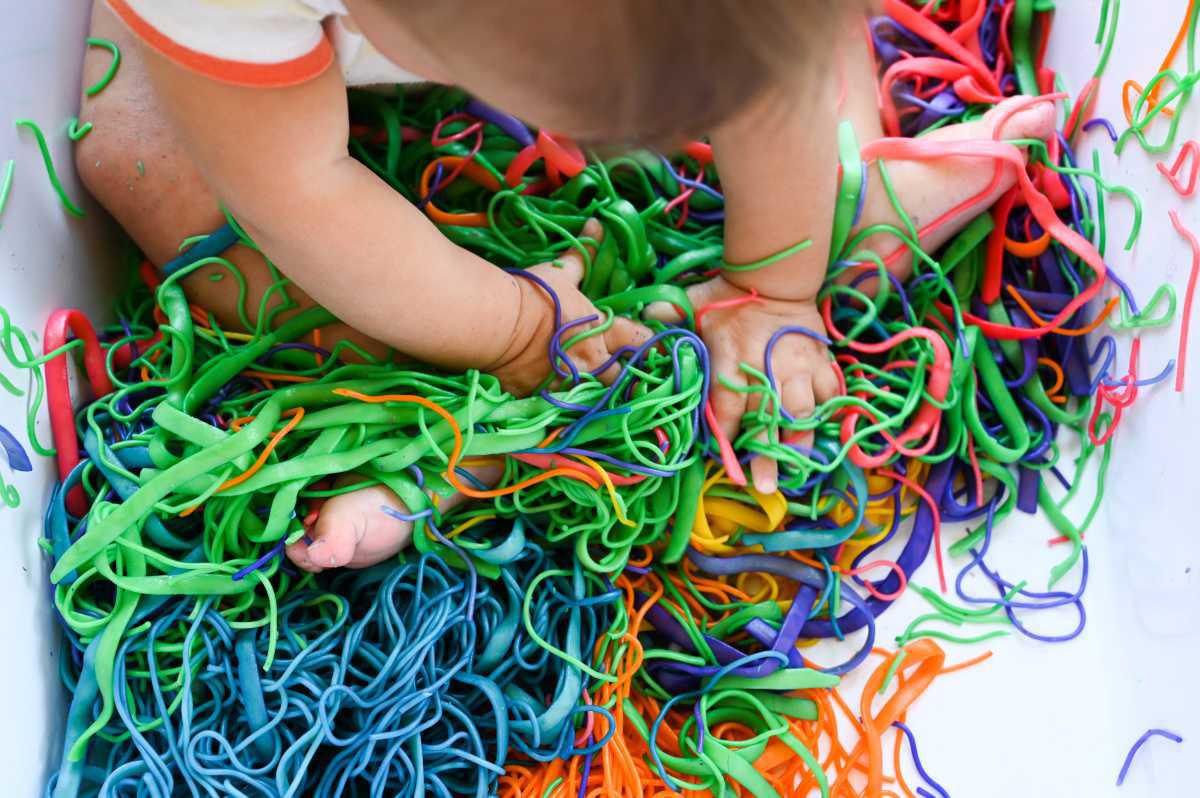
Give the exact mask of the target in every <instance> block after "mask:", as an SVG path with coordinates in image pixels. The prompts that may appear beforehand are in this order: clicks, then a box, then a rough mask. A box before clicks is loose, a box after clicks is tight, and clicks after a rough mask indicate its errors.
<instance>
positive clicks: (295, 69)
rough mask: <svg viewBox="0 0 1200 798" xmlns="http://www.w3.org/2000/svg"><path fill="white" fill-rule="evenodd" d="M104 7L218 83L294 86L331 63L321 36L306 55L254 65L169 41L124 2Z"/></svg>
mask: <svg viewBox="0 0 1200 798" xmlns="http://www.w3.org/2000/svg"><path fill="white" fill-rule="evenodd" d="M108 4H109V6H110V7H111V8H112V10H113V12H114V13H116V15H117V16H118V17H120V18H121V21H122V22H124V23H125V24H126V25H127V26H129V29H130V30H132V31H133V32H134V33H135V34H137V35H138V37H139V38H141V39H142V41H144V42H145V43H146V44H148V45H150V46H151V47H153V48H154V49H155V50H157V51H158V52H159V53H161V54H162V55H164V56H166V57H167V58H169V59H170V60H171V61H173V62H175V63H176V64H178V65H179V66H181V67H184V68H185V69H189V70H191V71H193V72H198V73H199V74H201V75H204V76H205V77H209V78H212V79H213V80H217V81H220V82H221V83H230V84H233V85H235V86H248V87H252V88H282V87H285V86H295V85H296V84H298V83H304V82H306V81H308V80H311V79H313V78H315V77H316V76H317V75H320V74H321V73H322V72H324V71H325V70H326V69H327V68H328V67H329V65H330V64H332V63H333V57H334V54H333V45H331V44H330V43H329V39H328V38H327V37H325V36H322V37H321V42H320V43H319V44H318V45H317V46H316V47H314V48H313V49H312V50H311V51H310V52H309V53H307V54H305V55H302V56H300V57H299V58H293V59H291V60H290V61H281V62H279V63H275V64H255V63H250V62H246V61H232V60H229V59H226V58H217V57H216V56H212V55H208V54H206V53H202V52H200V51H198V50H193V49H191V48H190V47H185V46H183V45H182V44H179V43H178V42H176V41H175V40H173V39H171V38H170V37H169V36H167V35H166V34H164V33H163V32H162V31H160V30H158V29H157V28H155V27H154V26H153V25H151V24H150V23H148V22H147V21H146V20H144V19H142V17H140V16H139V15H138V13H137V12H136V11H134V10H133V9H132V8H130V7H129V4H128V3H126V2H125V0H108Z"/></svg>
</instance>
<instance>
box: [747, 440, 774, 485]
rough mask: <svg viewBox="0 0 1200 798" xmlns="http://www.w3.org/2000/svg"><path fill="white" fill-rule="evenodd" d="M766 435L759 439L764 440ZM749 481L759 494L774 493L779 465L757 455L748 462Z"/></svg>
mask: <svg viewBox="0 0 1200 798" xmlns="http://www.w3.org/2000/svg"><path fill="white" fill-rule="evenodd" d="M766 437H767V436H766V433H765V432H764V433H760V435H759V438H760V439H761V440H766ZM750 481H751V482H752V483H753V484H754V489H755V490H756V491H758V492H759V493H767V494H770V493H774V492H775V491H776V490H778V489H779V464H778V463H776V462H775V460H774V459H773V458H770V457H767V456H766V455H761V454H760V455H759V456H757V457H755V458H754V459H753V460H751V461H750Z"/></svg>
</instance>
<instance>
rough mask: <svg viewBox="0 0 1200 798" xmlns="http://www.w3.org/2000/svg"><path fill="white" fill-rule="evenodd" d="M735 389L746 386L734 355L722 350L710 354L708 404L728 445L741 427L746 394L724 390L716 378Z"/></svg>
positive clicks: (723, 386)
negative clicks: (710, 383)
mask: <svg viewBox="0 0 1200 798" xmlns="http://www.w3.org/2000/svg"><path fill="white" fill-rule="evenodd" d="M722 376H723V377H725V378H726V380H727V381H728V382H729V383H730V384H731V385H734V386H736V387H739V388H740V387H742V386H744V385H745V384H746V378H745V377H744V376H743V375H742V373H741V371H740V370H739V369H738V358H737V355H736V354H734V353H729V352H725V351H723V350H722V349H714V350H713V352H712V387H711V389H710V390H709V402H710V403H711V404H712V409H713V415H715V416H716V418H717V426H718V427H719V428H720V430H721V431H722V432H724V433H725V437H726V438H728V439H729V441H730V443H732V442H733V439H734V438H736V437H737V433H738V429H740V428H741V425H742V416H743V415H744V414H745V412H746V394H744V393H739V392H738V391H734V390H730V389H729V388H726V387H725V385H724V383H723V382H722V381H721V380H720V379H718V377H722Z"/></svg>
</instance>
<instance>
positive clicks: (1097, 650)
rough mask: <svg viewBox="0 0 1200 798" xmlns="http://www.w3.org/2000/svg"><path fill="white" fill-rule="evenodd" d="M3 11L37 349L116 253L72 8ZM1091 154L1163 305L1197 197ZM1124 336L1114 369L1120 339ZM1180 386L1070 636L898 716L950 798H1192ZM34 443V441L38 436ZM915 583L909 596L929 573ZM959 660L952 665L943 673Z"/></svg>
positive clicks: (1152, 432) (32, 480)
mask: <svg viewBox="0 0 1200 798" xmlns="http://www.w3.org/2000/svg"><path fill="white" fill-rule="evenodd" d="M1099 5H1100V4H1099V3H1098V2H1096V0H1059V6H1060V12H1059V15H1058V23H1057V25H1056V33H1055V36H1054V38H1053V40H1052V45H1051V56H1050V61H1051V63H1052V64H1054V65H1055V66H1056V67H1057V68H1058V69H1060V71H1061V74H1062V76H1063V79H1064V81H1065V83H1066V85H1067V86H1068V87H1069V88H1070V89H1071V90H1072V92H1073V93H1077V92H1078V90H1079V88H1080V87H1081V86H1082V85H1083V84H1084V82H1085V81H1086V80H1087V78H1088V77H1090V74H1091V70H1092V69H1093V68H1094V65H1095V61H1096V48H1095V47H1094V45H1093V44H1092V37H1093V34H1094V31H1095V27H1096V24H1097V21H1098V15H1099ZM1186 6H1187V2H1186V0H1152V1H1151V0H1143V2H1137V3H1131V2H1127V3H1126V4H1125V8H1124V9H1123V11H1124V14H1123V16H1122V19H1121V24H1120V28H1119V34H1118V39H1117V46H1116V51H1115V54H1114V56H1113V60H1112V63H1111V64H1110V66H1109V69H1108V73H1107V75H1108V77H1107V78H1106V79H1105V81H1104V83H1103V84H1102V94H1101V99H1100V102H1099V105H1098V108H1097V114H1098V115H1101V116H1108V117H1110V118H1112V119H1114V120H1117V119H1119V118H1120V95H1119V89H1120V84H1121V83H1122V82H1123V81H1124V79H1125V78H1127V77H1132V78H1136V79H1138V80H1140V81H1142V82H1144V81H1145V80H1147V79H1148V78H1149V77H1150V76H1151V75H1153V74H1154V73H1155V72H1156V71H1157V68H1158V63H1159V61H1160V60H1161V58H1162V56H1163V54H1164V53H1165V51H1166V49H1167V46H1168V45H1169V42H1170V38H1171V37H1172V36H1173V35H1174V32H1175V30H1176V28H1177V26H1178V24H1179V21H1180V19H1181V18H1182V16H1183V13H1184V10H1185V9H1186ZM0 10H2V11H3V12H4V13H3V15H2V16H0V18H2V19H3V20H4V21H3V23H0V166H2V165H3V163H4V162H6V161H7V159H8V158H10V157H11V158H15V159H16V162H17V167H16V169H17V171H16V181H15V184H14V186H13V192H12V197H11V198H10V201H9V204H8V207H7V209H6V210H5V211H4V213H3V215H2V216H0V305H2V306H3V307H5V308H6V309H7V310H8V311H9V312H10V313H11V314H12V317H13V323H14V324H17V325H19V326H21V327H22V328H23V329H25V330H26V331H33V332H35V333H37V332H40V330H41V328H42V325H43V323H44V322H45V319H46V316H47V314H48V313H49V312H50V311H51V310H53V309H54V308H57V307H63V306H74V307H80V308H82V309H83V310H85V311H86V312H87V313H89V314H94V315H95V317H96V318H103V317H104V313H105V312H106V304H107V300H108V296H109V293H110V288H111V285H112V282H111V280H109V279H106V275H109V274H111V270H110V268H109V265H110V262H111V261H112V260H113V259H114V256H115V254H116V252H117V241H118V239H117V236H116V234H115V231H113V230H112V229H111V227H110V225H109V223H108V222H107V220H106V218H105V217H104V214H103V213H102V212H101V211H99V210H98V209H97V208H96V207H95V205H94V204H93V203H91V202H90V201H88V200H86V199H85V198H84V193H83V191H82V189H81V188H80V186H79V185H78V182H77V181H76V180H75V179H74V176H73V175H72V173H71V167H70V164H71V158H70V148H69V142H68V140H67V138H66V136H65V132H64V131H65V127H66V122H67V120H68V119H69V118H70V117H71V116H72V115H73V114H74V113H75V109H76V104H77V97H78V83H79V78H78V75H79V63H80V59H81V57H82V54H83V49H84V45H83V38H84V36H85V31H86V20H87V15H88V3H86V2H81V0H41V2H38V3H26V2H18V0H0ZM1187 116H1188V118H1187V119H1186V121H1185V125H1184V129H1183V130H1182V132H1181V135H1182V138H1181V139H1180V140H1181V141H1183V140H1186V139H1187V138H1198V137H1200V107H1193V108H1191V109H1190V112H1189V114H1188V115H1187ZM20 117H28V118H31V119H33V120H35V121H37V122H38V123H39V124H40V125H41V126H42V128H43V130H45V131H46V133H47V136H48V137H49V138H50V140H51V147H52V152H53V155H54V159H55V162H56V163H57V164H58V166H59V169H60V174H61V175H62V177H63V181H64V183H65V185H66V187H67V191H68V192H69V193H70V195H71V196H72V197H74V198H77V199H80V200H82V204H83V206H84V207H85V208H86V209H87V218H85V219H83V220H76V219H73V218H70V217H68V216H67V215H66V214H65V213H64V212H63V210H62V208H61V206H60V205H59V202H58V200H57V198H56V197H55V196H54V194H53V193H52V192H51V190H50V187H49V183H48V182H47V180H46V176H45V173H44V170H43V167H42V163H41V158H40V156H39V155H38V153H37V150H36V148H35V146H34V144H33V141H32V138H31V137H29V136H28V135H27V134H25V133H21V134H20V135H18V132H17V131H16V130H15V129H14V128H13V126H12V124H11V120H13V119H15V118H20ZM1093 148H1098V149H1099V151H1100V152H1101V154H1102V159H1103V162H1104V164H1105V170H1106V173H1107V174H1108V175H1109V176H1110V177H1111V178H1112V179H1114V180H1116V181H1118V182H1123V183H1125V184H1127V185H1129V186H1130V187H1131V188H1133V189H1134V190H1136V191H1137V192H1138V193H1139V194H1140V195H1141V196H1142V198H1143V200H1144V201H1145V204H1146V219H1145V231H1144V233H1143V235H1142V238H1141V241H1140V243H1139V245H1138V247H1137V250H1136V251H1135V252H1134V253H1132V254H1129V253H1123V252H1120V251H1119V249H1118V248H1117V246H1114V247H1113V248H1112V251H1111V252H1110V260H1111V262H1112V264H1113V265H1114V266H1115V267H1116V268H1117V269H1118V271H1119V273H1120V274H1121V276H1122V277H1124V278H1125V279H1126V280H1127V281H1128V282H1130V284H1131V285H1132V286H1133V288H1134V290H1135V292H1136V293H1137V295H1138V296H1139V297H1143V296H1147V297H1148V296H1149V293H1150V292H1151V291H1152V290H1153V289H1154V288H1155V287H1157V285H1158V284H1159V283H1161V282H1162V281H1164V280H1167V281H1170V282H1172V283H1173V284H1175V285H1176V286H1177V287H1178V288H1179V290H1180V292H1181V299H1182V291H1183V289H1184V286H1185V283H1186V279H1187V274H1188V268H1189V265H1190V258H1189V255H1188V250H1187V247H1186V245H1185V244H1184V242H1183V241H1182V240H1181V239H1180V238H1179V237H1178V236H1177V235H1176V234H1175V233H1174V231H1173V230H1172V229H1171V227H1170V225H1169V224H1168V222H1167V211H1168V210H1169V209H1179V210H1180V213H1181V216H1182V217H1183V219H1184V221H1185V223H1187V224H1189V226H1192V227H1193V228H1195V229H1200V199H1193V200H1191V201H1190V202H1189V201H1184V200H1181V199H1180V198H1179V197H1177V196H1176V195H1175V194H1174V192H1172V191H1171V190H1170V188H1169V187H1168V185H1167V183H1166V181H1165V180H1164V179H1163V178H1162V176H1161V175H1159V173H1158V171H1157V170H1156V169H1155V168H1154V166H1153V164H1154V161H1153V160H1151V159H1149V158H1147V157H1146V156H1145V155H1143V154H1142V153H1141V151H1140V150H1138V149H1137V148H1136V147H1132V146H1131V147H1130V148H1129V150H1128V151H1127V153H1126V155H1125V157H1124V158H1123V159H1122V161H1121V162H1120V163H1117V162H1116V160H1115V159H1114V158H1113V157H1112V156H1111V149H1112V148H1111V145H1110V144H1109V143H1108V141H1107V138H1106V137H1105V136H1104V134H1103V132H1101V131H1099V130H1096V131H1093V132H1092V133H1091V134H1089V135H1088V136H1087V137H1086V138H1085V139H1084V143H1083V145H1082V146H1081V147H1080V150H1079V154H1080V155H1081V156H1082V157H1083V158H1084V159H1090V158H1091V151H1092V149H1093ZM131 157H134V156H131ZM1109 211H1110V218H1111V219H1112V220H1113V221H1112V224H1113V230H1114V231H1123V230H1125V229H1127V227H1126V226H1127V225H1128V223H1129V221H1130V219H1131V213H1130V210H1129V208H1128V206H1127V204H1125V203H1124V201H1123V200H1120V199H1118V200H1115V201H1113V202H1112V203H1110V206H1109ZM1114 237H1117V238H1120V237H1121V236H1120V235H1118V234H1117V233H1114ZM1177 334H1178V333H1177V329H1175V330H1172V329H1167V330H1163V331H1160V332H1152V333H1147V334H1144V335H1143V339H1142V341H1143V343H1142V352H1143V358H1142V360H1143V363H1145V364H1148V365H1147V369H1153V370H1157V368H1158V367H1160V366H1161V364H1163V363H1164V362H1165V361H1166V360H1167V359H1169V358H1171V357H1173V356H1174V351H1175V346H1176V344H1177ZM35 340H37V339H35ZM1123 340H1124V344H1123V347H1124V352H1127V351H1128V349H1127V347H1128V339H1123ZM1198 357H1200V356H1198ZM9 376H13V375H9ZM1188 382H1189V388H1190V391H1191V393H1188V394H1185V395H1183V396H1179V395H1177V394H1175V393H1174V392H1173V391H1171V390H1170V386H1169V385H1164V386H1162V387H1159V388H1157V389H1155V390H1153V391H1152V392H1151V393H1150V395H1149V398H1148V399H1147V400H1146V401H1145V402H1143V403H1139V405H1138V406H1137V408H1136V411H1135V412H1134V413H1133V414H1132V415H1129V416H1128V417H1127V419H1126V421H1125V422H1124V426H1123V427H1122V429H1121V431H1120V432H1119V434H1118V442H1117V446H1116V455H1115V459H1114V463H1113V467H1112V470H1111V472H1110V478H1109V487H1108V503H1107V506H1106V508H1105V510H1104V511H1102V513H1101V517H1100V518H1099V519H1098V520H1097V523H1096V524H1095V525H1094V526H1093V528H1092V530H1091V531H1090V532H1089V535H1088V543H1089V547H1090V549H1089V550H1090V553H1091V567H1092V570H1091V582H1090V585H1089V588H1088V592H1087V596H1086V606H1087V610H1088V618H1089V622H1088V627H1087V630H1086V631H1085V633H1084V635H1083V636H1082V637H1081V638H1079V639H1078V640H1076V641H1074V642H1072V643H1070V644H1067V645H1063V646H1047V645H1042V644H1037V643H1033V642H1030V641H1027V640H1024V639H1021V638H1016V637H1014V638H1009V639H1006V640H1001V641H998V642H997V643H995V644H994V645H992V648H993V649H994V650H995V652H996V656H995V657H994V658H993V659H992V660H991V661H990V662H989V663H987V664H986V665H983V666H981V667H979V668H975V669H973V670H971V671H967V672H964V673H961V674H957V675H954V676H948V677H946V678H944V679H940V680H938V681H937V682H936V683H935V685H934V687H933V689H931V690H930V692H928V693H927V694H926V695H925V696H924V697H923V698H922V699H921V700H920V701H919V702H918V703H917V705H916V706H915V708H914V709H913V711H912V713H911V715H910V721H911V724H912V725H913V727H914V728H915V729H916V730H917V732H918V735H919V739H920V742H921V749H922V758H923V759H924V761H925V764H926V766H927V767H928V768H929V769H930V770H931V772H932V773H933V774H934V775H935V776H936V777H937V778H938V779H939V780H940V781H941V782H942V783H943V784H944V785H946V787H947V788H948V789H950V790H951V791H952V792H953V793H954V794H955V795H958V796H968V797H969V798H991V797H992V796H995V797H996V798H999V797H1000V796H1005V797H1006V798H1007V797H1008V796H1014V795H1026V796H1089V797H1097V798H1098V797H1099V796H1110V795H1124V796H1147V797H1148V796H1154V797H1155V798H1163V797H1166V798H1173V797H1174V796H1190V795H1195V794H1197V786H1196V785H1197V783H1200V753H1197V751H1200V748H1198V746H1200V719H1198V714H1200V688H1197V686H1196V681H1195V679H1196V677H1195V671H1196V661H1197V655H1200V634H1198V632H1200V620H1198V617H1200V613H1198V611H1200V581H1198V576H1200V574H1197V573H1194V572H1193V567H1197V568H1200V484H1198V479H1197V477H1196V476H1195V474H1196V469H1195V461H1194V459H1193V458H1194V457H1195V456H1196V455H1195V454H1194V453H1195V452H1197V451H1200V423H1197V416H1200V362H1196V363H1194V364H1193V368H1192V375H1191V378H1190V379H1189V380H1188ZM24 416H25V411H24V399H19V398H14V397H10V396H8V395H7V394H4V393H3V392H0V424H3V425H4V426H6V427H8V428H9V429H10V430H13V431H14V432H16V433H17V434H18V437H20V438H21V439H22V440H24V439H25V435H24ZM38 433H39V436H40V439H41V440H43V441H46V442H48V441H49V428H48V425H47V424H46V423H45V421H44V419H43V422H42V423H41V424H40V426H39V430H38ZM0 474H2V475H3V477H4V480H5V481H6V482H7V483H9V484H13V485H15V486H16V487H17V489H18V491H19V492H20V495H21V504H20V506H19V507H18V508H16V509H11V508H7V507H0V530H2V533H3V535H4V540H5V545H4V546H3V547H2V548H0V596H2V597H3V600H4V608H5V611H4V612H3V613H2V614H0V642H2V644H3V648H4V651H3V654H2V655H0V677H2V679H3V682H2V683H0V795H3V796H6V797H7V796H15V797H17V798H33V796H37V795H40V794H41V791H42V789H43V787H44V784H45V781H46V776H47V774H48V772H49V771H50V769H51V768H52V767H54V766H55V765H56V764H57V757H58V754H59V748H60V745H61V725H62V724H61V722H62V718H63V715H64V712H65V700H66V696H65V695H64V691H63V690H62V688H61V687H60V685H59V681H58V675H57V667H58V663H57V661H56V653H57V646H56V643H55V635H56V634H57V626H56V623H55V621H54V618H53V616H52V612H53V609H52V603H51V601H50V588H49V586H48V582H47V568H46V565H45V561H44V559H43V557H42V554H41V551H40V550H39V548H38V546H37V539H38V537H39V535H40V534H41V513H42V508H43V506H44V503H45V501H46V498H47V496H48V491H49V488H50V485H51V484H52V481H53V479H54V468H53V464H52V463H51V462H50V461H48V460H40V461H38V462H37V463H36V464H35V470H34V472H33V473H23V474H16V475H14V474H12V473H11V472H10V471H9V470H8V466H7V463H6V462H0ZM1076 515H1077V513H1076ZM1050 536H1051V532H1050V530H1049V527H1048V525H1046V524H1045V523H1044V522H1042V521H1041V520H1033V519H1030V518H1029V517H1027V516H1014V517H1013V518H1012V519H1011V521H1010V522H1009V523H1007V524H1006V525H1004V526H1003V527H1002V528H1001V529H1000V531H999V533H998V535H997V550H996V560H995V562H996V563H998V564H999V565H1000V566H1001V569H1002V571H1003V572H1004V573H1005V574H1011V575H1013V576H1015V575H1017V574H1020V573H1031V574H1040V573H1045V568H1044V563H1048V562H1051V561H1052V558H1055V557H1057V556H1058V555H1057V554H1056V553H1055V552H1052V551H1050V550H1048V549H1047V547H1046V546H1045V544H1044V541H1045V540H1046V539H1048V538H1049V537H1050ZM920 577H922V578H923V581H925V582H926V583H928V581H929V574H928V573H925V572H922V573H921V574H920ZM920 610H921V607H920V602H919V600H918V599H917V597H916V596H911V597H909V598H908V599H906V601H905V602H904V605H903V606H902V607H900V608H897V609H896V610H893V611H892V612H891V613H888V615H886V616H884V622H883V624H882V625H881V627H880V631H881V639H882V641H884V642H885V643H886V642H890V641H889V637H890V636H891V635H893V634H895V633H896V632H897V631H899V629H900V628H902V626H903V625H905V624H906V623H907V621H908V620H909V619H910V618H911V617H913V615H915V614H916V613H917V612H918V611H920ZM1063 621H1064V623H1069V619H1067V618H1064V619H1063ZM1042 622H1045V623H1052V622H1053V619H1046V620H1045V621H1042ZM959 655H961V651H952V652H951V659H952V660H956V659H957V658H958V657H959ZM848 692H849V693H850V694H853V693H854V692H855V691H854V689H853V688H851V689H850V690H849V691H848ZM1152 726H1161V727H1165V728H1169V729H1172V730H1174V731H1176V732H1178V733H1180V734H1182V735H1183V737H1184V740H1185V742H1184V744H1183V745H1182V746H1175V745H1172V744H1170V743H1167V742H1165V741H1161V740H1157V741H1153V742H1152V743H1151V744H1150V745H1149V746H1147V748H1146V749H1144V750H1143V751H1142V752H1141V754H1140V755H1139V757H1138V759H1137V760H1136V762H1135V764H1134V767H1133V768H1132V770H1131V771H1130V775H1129V777H1128V779H1127V781H1126V784H1125V786H1124V787H1123V788H1122V789H1120V790H1118V789H1117V788H1116V787H1115V786H1114V784H1115V780H1116V774H1117V770H1118V768H1119V767H1120V764H1121V760H1122V758H1123V757H1124V755H1125V752H1126V750H1127V749H1128V748H1129V746H1130V745H1131V744H1132V742H1133V741H1134V740H1135V739H1136V738H1137V737H1138V736H1139V735H1140V734H1141V733H1142V732H1143V731H1145V730H1146V729H1147V728H1149V727H1152Z"/></svg>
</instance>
